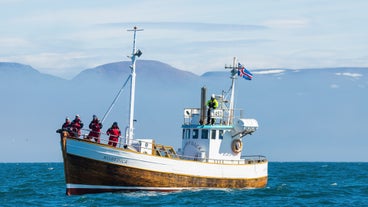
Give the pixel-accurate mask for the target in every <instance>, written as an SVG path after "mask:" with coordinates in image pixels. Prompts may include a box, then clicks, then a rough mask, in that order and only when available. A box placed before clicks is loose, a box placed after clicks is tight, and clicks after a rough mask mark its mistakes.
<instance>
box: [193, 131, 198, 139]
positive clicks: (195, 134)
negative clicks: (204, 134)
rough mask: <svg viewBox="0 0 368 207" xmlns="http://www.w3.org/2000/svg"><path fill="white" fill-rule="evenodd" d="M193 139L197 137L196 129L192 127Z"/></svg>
mask: <svg viewBox="0 0 368 207" xmlns="http://www.w3.org/2000/svg"><path fill="white" fill-rule="evenodd" d="M193 139H198V129H193Z"/></svg>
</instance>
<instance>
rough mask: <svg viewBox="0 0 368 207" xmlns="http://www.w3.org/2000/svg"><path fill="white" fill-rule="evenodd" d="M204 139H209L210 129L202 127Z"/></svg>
mask: <svg viewBox="0 0 368 207" xmlns="http://www.w3.org/2000/svg"><path fill="white" fill-rule="evenodd" d="M202 139H208V129H202Z"/></svg>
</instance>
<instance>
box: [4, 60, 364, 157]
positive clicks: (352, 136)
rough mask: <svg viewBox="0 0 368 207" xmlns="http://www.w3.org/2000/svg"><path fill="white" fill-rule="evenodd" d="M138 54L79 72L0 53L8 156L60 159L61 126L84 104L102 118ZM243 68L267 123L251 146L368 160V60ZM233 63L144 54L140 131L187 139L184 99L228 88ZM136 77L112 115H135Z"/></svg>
mask: <svg viewBox="0 0 368 207" xmlns="http://www.w3.org/2000/svg"><path fill="white" fill-rule="evenodd" d="M129 65H130V62H116V63H109V64H105V65H101V66H98V67H96V68H91V69H86V70H84V71H82V72H81V73H80V74H78V75H77V76H76V77H74V78H73V79H71V80H66V79H63V78H59V77H55V76H52V75H47V74H43V73H40V72H39V71H37V70H36V69H34V68H32V67H31V66H27V65H23V64H19V63H9V62H1V63H0V94H1V97H2V101H1V103H0V109H1V111H0V112H1V113H0V114H1V117H2V118H1V119H0V126H1V131H2V135H1V136H0V140H1V141H2V146H3V147H2V150H1V152H0V155H2V156H1V157H2V159H1V160H0V161H1V162H59V161H62V159H61V152H60V149H59V135H58V134H56V133H55V131H56V129H58V128H60V126H61V124H62V123H63V121H64V119H65V117H66V116H69V117H70V118H74V115H76V114H79V115H80V116H81V118H82V120H83V121H84V124H85V126H88V124H89V122H90V121H91V119H92V115H93V114H96V115H97V116H98V117H100V118H102V117H103V115H104V114H105V113H106V111H107V109H108V107H109V106H110V104H111V102H112V101H113V99H114V97H115V96H116V94H117V93H118V91H119V89H120V88H121V87H122V85H123V83H124V82H125V80H126V79H127V78H128V76H129V73H130V68H129ZM252 73H253V75H254V78H253V80H251V81H248V80H245V79H244V80H243V79H242V78H239V79H238V80H237V83H236V100H235V101H236V102H235V104H236V107H237V108H243V109H244V112H245V113H244V115H245V117H249V118H256V119H257V120H258V122H259V125H260V127H259V129H258V131H257V132H256V133H254V134H253V135H251V136H247V137H246V138H245V140H244V141H245V149H244V150H245V154H262V155H266V156H267V157H268V158H269V160H270V161H368V152H367V150H366V146H367V145H368V139H367V138H368V127H367V124H368V109H367V107H366V106H367V105H368V93H367V92H368V68H356V67H355V68H352V67H339V68H314V69H313V68H310V69H283V68H278V69H257V70H252ZM229 77H230V74H229V71H226V70H224V71H213V72H207V73H205V74H203V75H201V76H199V75H196V74H194V73H191V72H187V71H185V70H179V69H177V68H174V67H172V66H170V65H168V64H165V63H162V62H158V61H152V60H139V61H137V82H136V84H137V92H136V104H137V105H136V108H135V119H136V120H137V121H136V124H135V128H136V129H135V136H136V137H137V138H154V139H155V140H156V142H157V143H162V144H168V145H173V146H174V147H175V148H178V147H180V144H181V124H182V121H183V109H184V108H186V107H199V105H200V88H201V87H203V86H205V87H206V88H207V89H208V92H207V96H209V95H210V94H212V93H216V94H221V93H222V92H223V91H225V92H226V91H228V90H229V87H230V83H231V80H230V78H229ZM128 97H129V87H125V88H124V89H123V92H122V95H121V97H120V98H119V100H118V101H117V103H116V104H115V107H114V108H113V110H112V111H111V113H110V114H109V116H108V117H107V118H106V120H105V122H104V128H103V129H104V130H106V129H107V128H108V127H109V126H110V125H111V124H112V122H114V121H117V122H118V123H119V125H120V128H121V129H124V128H125V127H126V126H127V124H128V112H129V111H128Z"/></svg>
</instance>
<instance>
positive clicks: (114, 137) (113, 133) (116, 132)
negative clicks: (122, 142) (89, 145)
mask: <svg viewBox="0 0 368 207" xmlns="http://www.w3.org/2000/svg"><path fill="white" fill-rule="evenodd" d="M106 134H107V135H110V137H109V145H111V146H114V147H116V144H117V143H118V141H119V136H120V135H121V132H120V129H119V127H118V123H117V122H114V123H113V124H112V126H111V127H110V128H109V129H108V130H107V131H106Z"/></svg>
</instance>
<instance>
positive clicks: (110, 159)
mask: <svg viewBox="0 0 368 207" xmlns="http://www.w3.org/2000/svg"><path fill="white" fill-rule="evenodd" d="M103 159H104V160H107V161H110V162H118V163H122V164H128V160H126V159H122V158H119V157H111V156H107V155H105V156H104V157H103Z"/></svg>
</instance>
